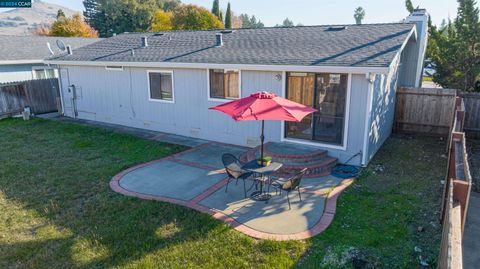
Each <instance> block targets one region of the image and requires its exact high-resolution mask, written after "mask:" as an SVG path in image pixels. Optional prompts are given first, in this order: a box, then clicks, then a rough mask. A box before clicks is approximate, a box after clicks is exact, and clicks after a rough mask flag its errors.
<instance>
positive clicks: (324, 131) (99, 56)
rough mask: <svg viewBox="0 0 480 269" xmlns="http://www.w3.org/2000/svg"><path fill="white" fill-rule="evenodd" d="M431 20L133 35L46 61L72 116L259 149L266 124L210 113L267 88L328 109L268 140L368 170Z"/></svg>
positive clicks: (417, 74) (273, 132)
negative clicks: (322, 151)
mask: <svg viewBox="0 0 480 269" xmlns="http://www.w3.org/2000/svg"><path fill="white" fill-rule="evenodd" d="M427 16H428V15H427V13H426V12H425V10H416V11H415V12H414V13H412V14H411V15H410V16H409V17H408V18H407V19H406V20H405V22H404V23H386V24H365V25H334V26H328V25H327V26H304V27H284V28H263V29H238V30H224V31H173V32H162V33H124V34H121V35H117V36H114V37H111V38H108V39H105V40H102V41H100V42H97V43H95V44H92V45H88V46H85V47H82V48H79V49H74V50H73V51H71V53H69V54H66V55H61V56H56V57H52V58H50V59H49V60H47V61H46V63H47V64H50V65H57V66H58V67H59V69H60V79H61V88H62V91H61V93H62V100H63V102H62V105H63V113H64V115H65V116H67V117H73V118H80V119H88V120H94V121H100V122H107V123H115V124H120V125H126V126H131V127H138V128H145V129H151V130H157V131H162V132H167V133H174V134H179V135H184V136H189V137H197V138H202V139H208V140H215V141H220V142H225V143H231V144H237V145H244V146H255V145H258V143H259V138H258V137H259V129H260V128H259V123H258V122H234V121H233V120H232V119H231V118H229V117H226V116H225V115H223V114H221V113H218V112H214V111H211V110H208V108H209V107H212V106H215V105H218V104H221V103H222V102H227V101H230V100H232V99H236V98H240V97H245V96H248V95H250V94H252V93H254V92H258V91H269V92H273V93H275V94H277V95H279V96H283V97H286V98H288V99H291V100H293V101H296V102H300V103H303V104H305V105H308V106H313V107H315V108H317V109H319V112H317V113H315V114H313V115H312V116H308V117H306V118H305V119H304V120H303V121H302V122H299V123H295V122H275V121H271V122H267V123H266V126H265V128H266V132H265V133H266V141H278V142H280V141H289V142H293V143H299V144H306V145H312V146H316V147H319V148H324V149H327V150H328V152H329V154H330V155H331V156H333V157H336V158H338V159H339V161H340V162H345V161H347V160H348V159H350V158H351V157H352V156H355V157H354V158H353V159H352V160H351V161H350V164H356V165H366V164H367V163H368V162H369V160H370V159H371V158H372V157H373V155H374V154H375V153H376V152H377V150H378V149H379V148H380V146H381V145H382V144H383V143H384V141H385V140H386V139H387V137H388V136H389V135H390V133H391V131H392V125H393V120H394V108H395V92H396V89H397V87H399V86H419V85H420V81H421V74H422V66H423V59H424V54H425V49H426V42H427V18H428V17H427Z"/></svg>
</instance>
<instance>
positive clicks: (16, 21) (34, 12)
mask: <svg viewBox="0 0 480 269" xmlns="http://www.w3.org/2000/svg"><path fill="white" fill-rule="evenodd" d="M59 9H62V10H63V12H64V13H65V15H66V16H71V15H73V14H76V13H80V12H79V11H75V10H71V9H69V8H66V7H64V6H61V5H56V4H52V3H48V2H43V1H38V0H37V1H34V2H33V3H32V8H16V9H12V10H8V11H5V12H1V13H0V35H31V34H32V33H33V31H35V29H36V28H37V27H39V26H41V25H49V24H51V23H52V22H53V21H54V20H55V19H56V17H57V11H58V10H59Z"/></svg>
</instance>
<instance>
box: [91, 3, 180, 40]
mask: <svg viewBox="0 0 480 269" xmlns="http://www.w3.org/2000/svg"><path fill="white" fill-rule="evenodd" d="M176 2H177V1H172V0H163V1H162V0H142V1H139V0H84V1H83V5H84V6H85V12H84V13H83V14H84V16H85V18H86V21H87V22H88V23H89V24H90V25H91V26H92V27H93V28H95V29H96V30H97V31H98V32H99V33H100V36H102V37H109V36H112V35H113V34H115V33H123V32H139V31H140V32H141V31H147V30H148V29H149V27H150V25H151V22H152V19H153V15H154V13H155V11H156V10H158V9H159V8H160V7H159V5H163V7H165V5H167V4H168V5H174V4H175V3H176Z"/></svg>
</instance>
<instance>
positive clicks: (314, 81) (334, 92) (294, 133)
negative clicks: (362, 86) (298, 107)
mask: <svg viewBox="0 0 480 269" xmlns="http://www.w3.org/2000/svg"><path fill="white" fill-rule="evenodd" d="M347 88H348V75H347V74H328V73H319V74H314V73H288V77H287V98H288V99H290V100H292V101H295V102H298V103H302V104H304V105H306V106H311V107H314V108H316V109H318V111H317V112H315V113H312V114H310V115H308V116H306V117H305V118H304V119H303V120H302V121H301V122H287V123H286V124H285V136H286V137H287V138H296V139H303V140H311V141H319V142H322V143H325V144H331V145H336V146H343V145H344V144H345V141H343V140H344V131H345V130H344V129H345V117H346V115H345V113H346V103H347Z"/></svg>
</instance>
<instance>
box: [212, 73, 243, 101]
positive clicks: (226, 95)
mask: <svg viewBox="0 0 480 269" xmlns="http://www.w3.org/2000/svg"><path fill="white" fill-rule="evenodd" d="M209 79H210V89H209V97H210V98H212V99H238V98H240V72H239V71H236V70H224V69H210V70H209Z"/></svg>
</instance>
